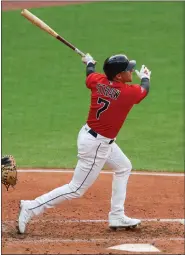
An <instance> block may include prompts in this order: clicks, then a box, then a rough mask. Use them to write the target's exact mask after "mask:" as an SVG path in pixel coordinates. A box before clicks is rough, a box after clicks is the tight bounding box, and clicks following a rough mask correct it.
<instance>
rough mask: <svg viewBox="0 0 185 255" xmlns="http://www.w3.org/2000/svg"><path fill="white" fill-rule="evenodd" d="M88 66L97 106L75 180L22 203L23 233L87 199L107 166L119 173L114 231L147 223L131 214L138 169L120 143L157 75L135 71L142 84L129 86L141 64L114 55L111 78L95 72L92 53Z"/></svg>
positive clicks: (81, 143)
mask: <svg viewBox="0 0 185 255" xmlns="http://www.w3.org/2000/svg"><path fill="white" fill-rule="evenodd" d="M82 61H83V62H84V63H85V64H86V65H87V67H86V76H87V78H86V86H87V88H88V89H90V90H91V105H90V111H89V116H88V119H87V123H86V124H85V125H84V126H83V127H82V128H81V130H80V132H79V135H78V139H77V145H78V162H77V165H76V168H75V171H74V175H73V178H72V180H71V182H70V183H68V184H66V185H64V186H61V187H58V188H56V189H54V190H52V191H50V192H48V193H46V194H44V195H42V196H40V197H37V198H35V199H34V200H21V202H20V214H19V219H18V230H19V232H20V233H24V232H25V229H26V225H27V223H28V222H29V220H30V219H31V218H32V217H33V216H35V215H39V214H41V213H43V212H44V211H45V209H47V208H52V207H55V206H56V205H58V204H60V203H62V202H63V201H64V200H66V199H67V200H69V199H73V198H79V197H81V196H82V195H83V194H84V193H85V192H86V191H87V190H88V188H89V187H90V186H91V185H92V184H93V183H94V182H95V180H96V179H97V177H98V175H99V173H100V171H101V169H102V168H103V166H104V164H105V163H106V164H107V165H109V166H110V167H111V168H112V169H113V171H114V175H113V181H112V198H111V209H110V212H109V216H108V220H109V227H110V228H112V229H117V228H127V227H135V226H137V225H139V224H140V223H141V221H140V220H139V219H133V218H129V217H127V216H126V215H125V211H124V203H125V197H126V188H127V182H128V178H129V175H130V172H131V169H132V165H131V162H130V160H129V159H128V158H127V157H126V155H125V154H124V153H123V152H122V150H121V149H120V148H119V146H118V145H117V144H116V142H115V140H116V136H117V134H118V132H119V130H120V128H121V127H122V125H123V123H124V121H125V119H126V117H127V114H128V113H129V111H130V110H131V108H132V107H133V106H134V104H138V103H139V102H140V101H141V100H143V99H144V98H145V97H146V95H147V94H148V91H149V81H150V75H151V71H149V70H148V69H147V67H145V66H144V65H143V66H142V67H141V70H140V72H139V71H137V70H136V71H135V72H136V74H137V75H138V77H139V78H140V79H141V85H128V84H127V82H131V81H132V73H133V71H134V67H135V65H136V61H135V60H131V61H129V60H128V58H127V57H126V56H125V55H114V56H111V57H109V58H107V59H106V60H105V62H104V66H103V69H104V73H105V74H100V73H96V72H95V64H96V62H95V61H94V59H93V58H92V57H91V56H90V55H89V54H86V55H85V57H83V58H82Z"/></svg>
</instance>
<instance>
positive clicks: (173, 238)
mask: <svg viewBox="0 0 185 255" xmlns="http://www.w3.org/2000/svg"><path fill="white" fill-rule="evenodd" d="M157 241H165V242H166V241H168V242H169V241H183V242H184V241H185V238H182V237H170V238H164V237H163V238H93V239H91V238H89V239H63V238H42V239H37V240H35V239H34V238H32V239H30V238H29V239H18V238H17V239H14V238H6V243H7V242H11V243H18V244H20V243H34V244H36V243H49V242H50V243H51V242H52V243H69V242H70V243H71V242H72V243H73V242H76V243H97V242H109V243H110V242H116V243H117V242H123V243H131V242H132V243H133V242H137V243H138V242H141V243H143V242H151V243H154V242H157Z"/></svg>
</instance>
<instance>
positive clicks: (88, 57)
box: [82, 53, 96, 65]
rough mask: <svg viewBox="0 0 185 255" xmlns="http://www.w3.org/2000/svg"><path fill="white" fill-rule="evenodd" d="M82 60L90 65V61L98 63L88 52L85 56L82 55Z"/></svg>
mask: <svg viewBox="0 0 185 255" xmlns="http://www.w3.org/2000/svg"><path fill="white" fill-rule="evenodd" d="M82 62H83V63H84V64H86V65H88V64H89V63H93V64H96V61H95V60H94V59H93V57H92V56H91V55H90V54H89V53H87V54H86V55H85V57H82Z"/></svg>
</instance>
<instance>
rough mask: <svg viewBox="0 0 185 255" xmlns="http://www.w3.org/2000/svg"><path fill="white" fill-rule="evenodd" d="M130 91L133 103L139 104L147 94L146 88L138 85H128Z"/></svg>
mask: <svg viewBox="0 0 185 255" xmlns="http://www.w3.org/2000/svg"><path fill="white" fill-rule="evenodd" d="M130 93H131V96H132V97H133V100H134V104H139V103H140V102H141V101H142V100H143V99H144V98H145V97H146V96H147V90H146V89H144V88H143V87H141V86H140V85H130Z"/></svg>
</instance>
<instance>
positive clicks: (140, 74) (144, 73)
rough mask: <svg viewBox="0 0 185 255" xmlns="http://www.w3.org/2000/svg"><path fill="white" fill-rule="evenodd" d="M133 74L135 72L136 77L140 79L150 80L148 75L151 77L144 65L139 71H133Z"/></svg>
mask: <svg viewBox="0 0 185 255" xmlns="http://www.w3.org/2000/svg"><path fill="white" fill-rule="evenodd" d="M135 72H136V74H137V76H138V77H139V78H140V79H143V78H148V79H149V80H150V75H151V73H152V72H151V71H150V70H149V69H148V68H147V67H146V66H145V65H142V67H141V70H140V71H138V70H135Z"/></svg>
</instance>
